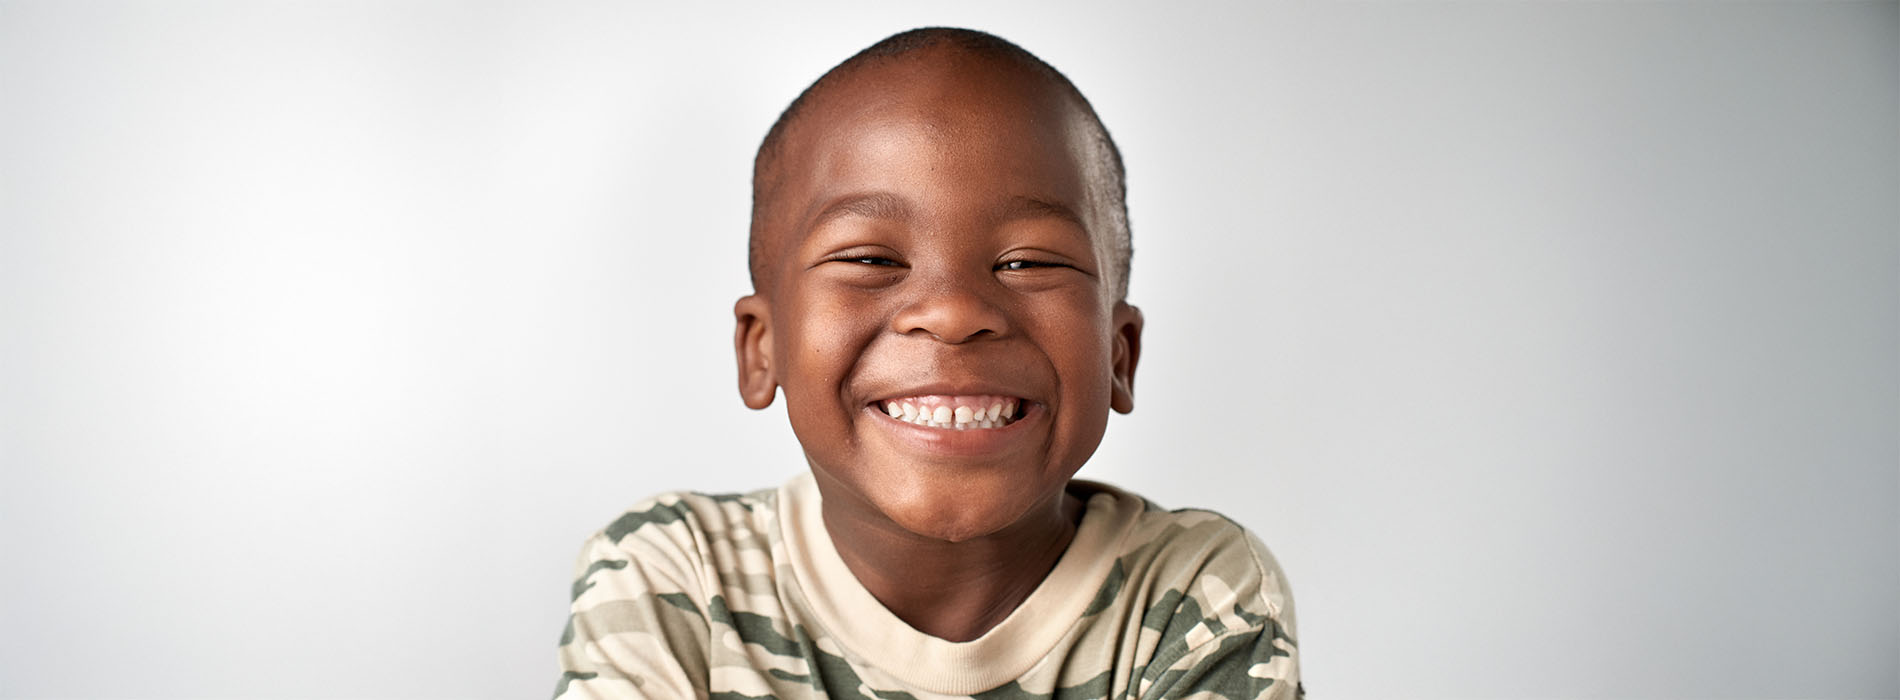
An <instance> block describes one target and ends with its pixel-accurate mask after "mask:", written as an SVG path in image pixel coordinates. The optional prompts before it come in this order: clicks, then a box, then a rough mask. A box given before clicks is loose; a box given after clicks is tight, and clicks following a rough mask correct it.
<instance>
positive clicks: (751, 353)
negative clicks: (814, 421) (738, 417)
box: [732, 294, 778, 409]
mask: <svg viewBox="0 0 1900 700" xmlns="http://www.w3.org/2000/svg"><path fill="white" fill-rule="evenodd" d="M732 316H733V319H734V320H735V321H736V322H737V323H736V327H735V328H734V329H733V331H732V351H733V354H734V355H736V356H738V359H739V398H741V399H744V400H745V405H746V407H747V408H753V409H760V408H765V407H766V406H770V405H772V398H773V397H774V396H777V395H778V375H777V373H776V372H775V371H774V368H773V366H772V307H771V305H770V304H767V303H766V302H765V298H764V297H761V296H759V295H757V294H753V295H750V296H747V297H745V298H742V299H740V300H739V302H738V303H736V304H733V305H732Z"/></svg>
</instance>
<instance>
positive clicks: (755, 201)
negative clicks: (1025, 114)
mask: <svg viewBox="0 0 1900 700" xmlns="http://www.w3.org/2000/svg"><path fill="white" fill-rule="evenodd" d="M938 46H949V47H952V48H956V49H959V50H962V51H967V52H970V53H974V54H978V55H982V56H987V57H994V58H1001V59H1005V60H1008V61H1011V62H1014V63H1016V64H1018V65H1021V66H1025V67H1028V68H1030V69H1031V70H1032V71H1034V72H1035V73H1037V74H1038V75H1040V76H1042V77H1044V78H1046V79H1048V80H1050V81H1051V82H1052V83H1053V84H1054V85H1056V86H1058V87H1060V88H1061V89H1062V91H1063V93H1064V94H1065V95H1066V96H1067V97H1069V98H1070V99H1072V100H1074V102H1075V105H1076V106H1077V107H1080V108H1081V112H1082V114H1083V116H1084V117H1086V120H1085V121H1086V123H1087V126H1088V128H1089V129H1090V131H1092V132H1093V134H1092V136H1093V141H1094V146H1095V149H1094V151H1095V157H1096V158H1098V159H1100V161H1101V162H1100V163H1099V165H1101V166H1102V171H1103V172H1104V173H1107V175H1108V178H1109V182H1107V183H1106V185H1107V187H1106V190H1107V194H1108V195H1109V196H1110V197H1112V201H1110V202H1106V203H1105V204H1106V206H1107V207H1108V217H1107V218H1108V221H1109V225H1110V227H1111V229H1112V230H1110V231H1106V232H1092V233H1094V235H1108V236H1110V238H1109V243H1110V245H1109V250H1110V253H1111V255H1113V258H1114V259H1113V260H1112V261H1111V263H1112V267H1111V269H1112V270H1113V271H1114V273H1115V280H1116V282H1115V284H1116V296H1117V298H1126V297H1127V296H1128V272H1129V259H1130V258H1131V257H1132V256H1133V252H1134V249H1133V245H1132V241H1131V238H1130V236H1129V230H1128V185H1127V175H1126V172H1125V171H1124V169H1123V167H1122V155H1121V150H1120V149H1118V148H1116V147H1115V140H1114V139H1113V138H1110V137H1109V135H1108V128H1107V127H1105V126H1103V125H1102V120H1101V118H1100V117H1098V116H1096V114H1095V107H1094V106H1093V105H1090V104H1089V100H1088V98H1087V97H1085V96H1083V95H1082V91H1081V90H1078V89H1076V87H1075V83H1072V82H1070V81H1069V78H1068V77H1067V76H1065V75H1063V74H1062V72H1061V71H1058V70H1056V69H1055V67H1054V66H1051V65H1049V64H1048V63H1047V62H1045V61H1043V60H1042V59H1040V58H1037V57H1036V55H1035V54H1032V53H1030V52H1029V51H1027V50H1025V49H1023V48H1022V47H1020V46H1017V45H1015V44H1013V43H1010V42H1009V41H1008V40H1005V39H1003V38H1002V37H999V36H996V35H994V34H989V33H987V32H980V31H976V30H974V29H959V28H954V27H923V28H919V29H912V30H910V31H907V32H900V33H898V34H893V35H891V36H889V37H885V38H884V39H883V40H882V41H879V42H877V43H875V44H872V45H870V46H869V47H866V48H865V49H864V50H863V51H859V52H857V53H856V54H855V55H853V56H851V57H850V58H847V59H845V60H844V62H842V63H839V64H838V65H837V66H834V67H832V69H831V70H828V71H825V74H824V75H821V76H819V77H818V79H817V80H816V81H813V82H812V84H811V85H810V86H807V87H806V88H805V90H804V92H801V93H799V95H798V97H797V98H796V99H794V100H792V103H791V104H790V105H789V106H787V107H786V108H785V111H783V112H781V113H779V116H778V120H777V121H775V122H773V123H772V128H771V129H770V130H769V131H767V132H765V140H764V141H763V142H761V143H760V144H759V152H758V155H757V156H756V157H755V158H754V159H753V161H752V226H751V235H750V240H749V242H748V245H747V258H748V260H747V262H748V267H749V269H750V271H751V276H752V286H753V288H754V289H755V290H756V289H758V288H759V284H760V281H761V275H760V269H761V268H762V266H763V265H764V263H765V260H764V257H765V251H764V250H763V248H764V244H763V238H764V236H763V235H762V231H761V229H762V228H763V227H764V225H765V217H766V209H767V207H768V205H769V204H770V203H771V201H772V199H773V197H774V195H776V190H777V187H778V171H777V165H778V159H779V155H780V151H781V150H782V148H783V142H784V140H785V137H786V134H787V132H789V131H790V130H791V127H792V125H793V124H795V123H797V121H798V119H799V116H800V114H802V113H803V111H804V109H805V108H806V106H807V105H808V104H810V103H811V102H812V101H813V100H814V99H815V97H814V96H815V95H818V94H820V93H821V92H823V90H824V89H825V88H826V87H828V86H829V85H830V84H832V83H833V82H836V81H837V80H838V79H839V77H840V76H843V75H845V74H847V73H849V72H851V71H853V70H855V69H857V68H859V67H862V66H865V65H870V64H874V63H879V62H883V61H887V60H891V59H894V58H897V57H900V56H904V55H905V54H909V53H912V52H914V51H918V50H921V49H927V48H932V47H938Z"/></svg>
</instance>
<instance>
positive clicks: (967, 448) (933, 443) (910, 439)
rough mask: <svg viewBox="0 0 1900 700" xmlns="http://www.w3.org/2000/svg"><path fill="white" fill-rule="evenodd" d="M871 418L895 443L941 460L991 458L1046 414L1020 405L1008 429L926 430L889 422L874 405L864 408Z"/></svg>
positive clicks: (1035, 406)
mask: <svg viewBox="0 0 1900 700" xmlns="http://www.w3.org/2000/svg"><path fill="white" fill-rule="evenodd" d="M864 411H865V412H866V413H869V414H871V416H872V422H873V423H876V424H878V425H880V426H883V427H884V429H885V430H888V431H890V432H891V434H892V436H894V437H895V438H897V441H898V442H900V443H903V444H905V445H907V446H909V447H910V448H912V449H915V450H917V451H919V452H929V453H933V454H940V455H945V456H957V457H977V456H983V455H993V454H996V453H998V452H1002V451H1003V450H1005V449H1007V448H1008V447H1009V446H1010V444H1011V443H1014V442H1015V441H1016V439H1017V437H1018V436H1021V435H1023V434H1024V433H1025V432H1026V431H1028V430H1029V429H1030V427H1031V424H1032V423H1037V422H1041V420H1042V417H1043V414H1044V413H1046V411H1045V410H1044V409H1043V407H1042V404H1037V403H1029V402H1026V401H1025V402H1023V415H1022V417H1021V418H1017V419H1016V420H1015V421H1012V422H1011V423H1010V424H1009V425H1005V426H1003V427H1001V428H970V429H967V430H957V429H955V428H930V427H925V426H921V425H915V424H912V423H906V422H904V421H901V420H898V419H896V418H892V417H891V416H890V414H888V413H885V412H883V411H881V410H879V409H878V407H877V404H871V405H869V406H865V407H864Z"/></svg>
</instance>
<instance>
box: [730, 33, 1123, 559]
mask: <svg viewBox="0 0 1900 700" xmlns="http://www.w3.org/2000/svg"><path fill="white" fill-rule="evenodd" d="M1122 198H1123V191H1122V173H1121V161H1120V156H1119V155H1118V154H1117V153H1116V151H1115V147H1114V144H1113V142H1112V141H1110V140H1109V138H1108V133H1107V131H1106V130H1105V129H1103V128H1102V126H1101V123H1100V121H1099V120H1098V119H1097V118H1096V117H1095V114H1094V112H1093V110H1092V109H1091V108H1090V106H1089V104H1088V101H1087V100H1086V99H1084V98H1083V97H1082V95H1081V93H1080V92H1078V91H1077V90H1076V89H1075V88H1074V86H1073V85H1071V84H1070V83H1069V82H1068V80H1067V79H1065V78H1063V77H1062V75H1061V74H1060V73H1057V72H1056V71H1055V69H1054V68H1051V67H1049V66H1048V65H1047V64H1045V63H1043V62H1041V61H1040V60H1039V59H1036V58H1035V57H1034V56H1033V55H1030V54H1029V53H1028V52H1026V51H1023V50H1022V49H1020V48H1017V47H1016V46H1015V45H1013V44H1010V43H1008V42H1005V41H1003V40H1001V39H998V38H996V37H993V36H990V35H988V34H983V33H980V32H972V31H968V30H954V29H924V30H916V31H912V32H905V33H903V34H899V35H896V36H893V37H891V38H889V39H886V40H884V41H882V42H879V43H878V44H876V45H874V46H872V47H871V48H869V49H866V50H865V51H863V52H860V53H859V54H858V55H856V56H854V57H852V58H851V59H849V60H847V61H845V62H844V63H843V64H840V65H839V66H838V67H836V68H833V69H832V70H831V71H830V72H828V73H826V74H825V75H824V76H823V77H821V78H819V80H818V81H817V82H816V83H814V84H813V85H812V86H811V87H810V88H808V89H807V90H806V91H805V93H804V94H802V95H800V96H799V98H798V99H797V100H796V101H794V102H793V103H792V106H791V107H789V108H787V109H786V111H785V114H784V115H782V116H781V117H780V118H779V121H778V123H777V124H775V125H774V126H773V127H772V130H771V132H770V134H769V135H768V136H767V137H766V140H765V143H764V144H763V145H762V146H761V147H760V149H759V156H758V159H757V161H756V163H755V171H754V175H753V199H754V201H753V213H752V217H753V218H752V243H751V255H750V257H751V264H752V276H753V284H754V290H755V293H754V294H753V295H751V296H748V297H745V298H744V299H741V300H739V303H738V304H737V305H736V306H735V308H734V313H735V315H736V316H737V320H738V328H737V332H736V335H735V346H736V348H737V350H738V356H739V377H740V382H739V383H740V393H741V394H742V395H743V396H744V398H745V401H746V404H747V405H749V406H752V407H754V408H763V407H765V406H767V405H769V404H770V403H771V402H772V400H773V397H774V395H775V392H776V391H777V390H778V389H780V388H782V389H783V390H784V392H785V401H786V407H787V413H788V414H789V415H790V417H791V422H792V428H793V431H794V432H796V433H797V435H798V439H799V442H800V443H801V444H802V445H803V446H804V450H805V453H806V456H807V459H808V460H809V461H810V462H811V465H812V467H813V471H814V473H815V474H816V475H817V477H818V481H819V485H820V488H821V489H822V490H823V491H824V494H825V498H826V504H827V505H826V508H827V512H828V513H832V512H834V506H835V508H837V509H841V510H842V511H844V512H847V515H848V516H861V517H863V518H865V519H867V520H868V521H873V522H876V521H888V522H891V523H895V524H896V525H897V526H899V527H901V528H903V529H905V530H909V531H911V532H913V533H916V534H920V535H925V536H929V537H935V538H938V539H944V540H950V541H961V540H965V539H969V538H972V537H980V536H984V535H989V534H993V533H996V532H999V531H1001V530H1003V529H1005V528H1008V527H1010V526H1012V525H1018V524H1020V523H1023V522H1027V521H1029V520H1031V518H1026V517H1025V516H1027V515H1030V514H1042V515H1047V514H1048V513H1049V512H1050V511H1048V510H1043V509H1055V510H1058V511H1059V510H1060V508H1061V507H1062V505H1063V501H1064V497H1063V487H1064V486H1065V485H1066V484H1067V483H1068V480H1069V478H1070V476H1072V475H1073V474H1074V473H1075V470H1076V469H1078V468H1080V467H1081V465H1082V463H1083V462H1084V461H1086V460H1087V459H1088V457H1089V455H1090V454H1092V453H1093V452H1094V450H1095V448H1096V446H1097V445H1099V444H1100V442H1101V438H1102V433H1103V430H1104V429H1105V427H1106V425H1107V421H1108V412H1109V410H1110V409H1111V408H1112V409H1114V410H1118V411H1122V412H1127V411H1129V410H1131V409H1132V408H1133V406H1134V404H1133V394H1132V389H1133V381H1134V371H1135V364H1136V360H1137V359H1138V356H1139V351H1140V338H1141V314H1140V312H1139V311H1137V310H1136V309H1135V308H1134V307H1133V306H1130V305H1128V304H1127V303H1126V302H1125V301H1124V299H1123V297H1124V295H1125V294H1126V289H1127V265H1128V253H1129V246H1128V225H1127V216H1126V214H1125V209H1124V206H1123V203H1122V201H1123V199H1122ZM992 416H993V417H992Z"/></svg>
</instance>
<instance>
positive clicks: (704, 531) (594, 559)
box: [555, 490, 776, 697]
mask: <svg viewBox="0 0 1900 700" xmlns="http://www.w3.org/2000/svg"><path fill="white" fill-rule="evenodd" d="M775 493H776V492H775V491H770V490H768V491H759V492H754V493H749V494H719V495H713V494H702V493H688V492H681V493H667V494H661V495H659V496H655V497H653V498H650V499H648V500H645V501H642V502H640V503H637V504H635V505H634V506H633V507H631V508H628V509H627V511H626V512H625V513H622V514H621V515H620V516H619V517H617V518H615V519H614V520H613V521H612V522H610V523H608V524H607V526H606V527H604V528H601V530H600V531H598V532H596V533H594V534H593V535H592V536H590V537H588V538H587V541H586V543H585V544H584V545H583V546H582V547H581V553H580V557H579V559H578V560H577V561H576V562H575V564H574V583H573V590H572V592H571V596H572V597H571V599H570V609H569V615H568V622H567V627H566V629H565V630H564V631H563V632H562V635H561V655H560V658H561V665H562V671H563V675H562V680H561V682H560V684H559V686H557V690H556V693H555V694H556V695H557V696H560V695H564V694H565V693H567V692H568V691H570V690H572V691H577V692H575V696H576V697H596V696H615V697H625V696H632V697H647V696H657V697H676V696H677V697H692V696H693V695H694V692H695V691H694V690H693V689H695V688H704V687H705V686H706V683H707V680H708V678H710V675H709V674H710V672H711V669H710V666H709V663H708V660H707V659H708V654H709V649H710V647H711V644H712V636H711V635H712V625H713V623H714V622H715V621H717V619H718V618H719V617H720V613H721V611H722V610H723V607H722V603H721V601H722V599H723V597H724V596H722V595H721V594H722V592H723V589H722V586H723V585H724V584H725V583H727V582H724V581H722V579H721V572H722V571H728V572H729V571H734V566H735V562H736V561H742V560H743V561H752V560H756V559H758V557H757V556H756V554H757V552H758V551H760V550H764V549H768V548H769V547H770V541H771V539H772V537H773V535H771V534H769V533H771V532H772V531H773V530H774V528H772V527H770V526H769V525H768V523H769V522H770V517H771V514H772V512H773V509H774V505H775V503H776V496H775ZM741 573H743V572H741ZM738 578H739V579H740V580H741V581H745V580H749V579H747V577H744V576H740V577H738Z"/></svg>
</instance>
